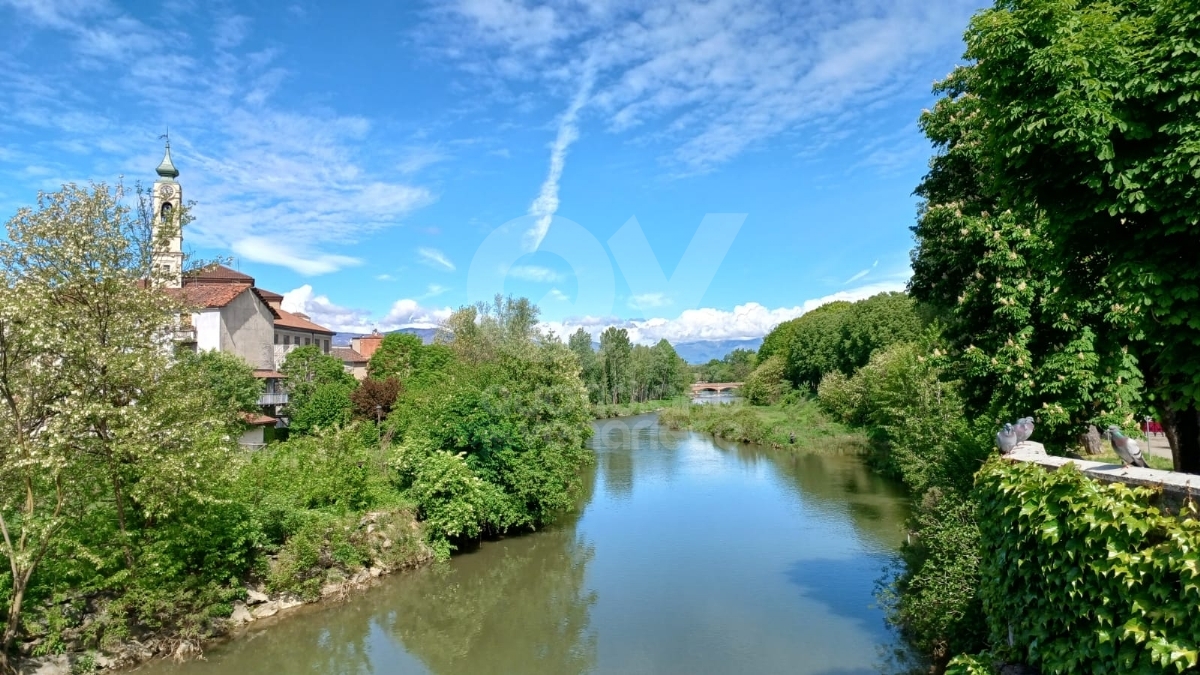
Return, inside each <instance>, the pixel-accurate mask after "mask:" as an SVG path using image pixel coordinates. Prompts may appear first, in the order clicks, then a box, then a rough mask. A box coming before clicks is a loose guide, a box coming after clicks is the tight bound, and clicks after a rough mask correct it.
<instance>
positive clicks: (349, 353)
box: [329, 347, 371, 363]
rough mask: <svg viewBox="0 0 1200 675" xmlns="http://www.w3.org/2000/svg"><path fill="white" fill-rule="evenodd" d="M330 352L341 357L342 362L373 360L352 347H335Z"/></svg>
mask: <svg viewBox="0 0 1200 675" xmlns="http://www.w3.org/2000/svg"><path fill="white" fill-rule="evenodd" d="M329 353H330V355H331V356H336V357H338V358H339V359H341V360H342V363H367V362H369V361H370V360H371V359H368V358H367V357H365V356H363V355H362V354H359V353H358V352H356V351H354V349H352V348H350V347H333V348H331V349H330V350H329Z"/></svg>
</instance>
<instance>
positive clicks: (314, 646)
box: [142, 415, 907, 675]
mask: <svg viewBox="0 0 1200 675" xmlns="http://www.w3.org/2000/svg"><path fill="white" fill-rule="evenodd" d="M596 431H597V433H596V437H595V439H594V440H593V445H594V446H595V450H596V456H597V461H596V465H595V467H594V468H593V469H590V470H589V476H588V480H587V481H586V485H587V488H586V494H585V495H583V500H582V504H581V507H580V513H579V515H577V516H573V517H571V518H569V519H567V520H564V521H563V522H561V523H560V524H559V525H557V526H555V527H553V528H549V529H547V530H545V531H542V532H537V533H534V534H531V535H527V536H520V537H512V538H508V539H504V540H501V541H496V542H485V543H483V544H482V545H481V546H479V547H478V549H477V550H474V551H471V552H467V553H464V554H462V555H459V556H456V557H455V558H454V559H453V560H452V561H451V562H450V563H448V564H445V565H442V566H437V567H433V568H428V569H423V570H418V571H416V572H411V573H402V574H399V575H397V576H395V577H392V578H388V579H385V580H384V581H383V582H382V584H381V585H380V586H379V587H377V588H373V589H370V590H368V591H366V592H364V593H361V594H357V595H354V596H352V597H351V598H350V599H349V600H348V601H346V602H345V603H342V604H335V605H326V606H322V605H318V606H314V607H309V608H305V609H303V610H299V612H298V613H296V614H293V615H291V616H285V617H282V618H281V619H280V620H277V621H268V622H262V623H260V624H256V625H255V626H254V628H253V629H252V630H251V631H250V632H249V633H248V634H246V635H242V636H239V637H237V638H235V639H233V640H231V641H230V642H227V643H225V644H221V645H217V646H214V647H213V648H212V649H210V650H209V652H208V653H207V660H206V661H199V662H191V663H186V664H182V665H173V664H167V663H155V664H150V665H148V666H146V667H144V668H143V669H142V672H150V673H155V674H159V673H172V674H185V673H186V674H191V673H197V674H199V673H218V672H222V673H223V672H237V673H271V674H272V675H277V674H280V673H301V672H304V673H331V674H332V673H364V674H365V673H381V674H382V673H387V674H397V675H400V674H409V673H412V674H423V673H435V674H437V675H458V674H460V673H464V674H465V673H472V674H478V673H496V674H500V673H521V674H530V675H542V674H545V675H550V674H554V675H570V674H576V673H579V674H582V673H622V674H625V673H736V672H745V673H798V674H804V673H811V674H814V675H815V674H823V675H834V674H835V673H836V674H837V675H850V674H856V673H863V674H865V673H878V672H880V671H882V670H888V669H889V666H890V664H891V663H893V658H894V654H895V652H896V650H897V649H899V648H900V647H899V645H898V642H897V640H896V639H895V637H894V636H893V635H892V634H891V633H890V632H889V631H888V629H887V628H886V626H885V624H884V620H883V614H882V611H881V610H880V609H878V608H877V607H876V601H875V599H874V597H873V591H874V586H875V583H876V582H877V580H879V579H880V578H881V576H882V575H883V572H884V568H885V567H886V566H887V565H888V564H889V562H890V561H891V560H893V558H894V556H895V553H896V551H897V549H898V547H899V544H900V541H901V539H902V537H903V529H902V525H903V522H904V519H905V517H906V515H907V507H906V503H905V499H904V497H903V493H902V490H901V489H900V488H899V487H898V486H896V485H894V484H892V483H890V482H888V481H886V480H884V479H882V478H880V477H879V476H877V475H875V474H873V473H872V472H871V471H870V470H869V469H867V467H866V466H865V465H864V464H863V462H862V459H861V458H860V457H857V456H852V455H839V454H835V453H827V452H821V450H820V449H813V450H812V451H810V452H798V453H794V454H793V453H786V452H777V451H770V450H766V449H763V448H758V447H753V446H745V445H738V444H733V443H726V442H722V441H714V440H713V439H712V438H709V437H707V436H702V435H699V434H695V433H690V432H670V431H668V430H666V429H663V428H660V427H659V426H658V425H657V424H656V423H655V418H654V416H652V415H646V416H641V417H634V418H625V419H619V420H608V421H603V422H598V423H597V424H596Z"/></svg>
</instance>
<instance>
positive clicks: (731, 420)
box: [659, 398, 867, 451]
mask: <svg viewBox="0 0 1200 675" xmlns="http://www.w3.org/2000/svg"><path fill="white" fill-rule="evenodd" d="M659 421H660V422H661V423H662V424H664V425H666V426H667V427H669V428H671V429H690V430H692V431H699V432H702V433H707V434H712V435H714V436H716V437H717V438H724V439H727V440H732V441H741V442H744V443H757V444H759V445H767V446H770V447H773V448H777V449H778V448H784V447H792V446H795V447H803V448H805V449H812V448H825V449H837V450H855V451H859V450H866V448H867V439H866V436H864V435H863V434H861V433H858V432H856V431H853V430H851V429H850V428H849V427H847V426H845V425H843V424H840V423H838V422H835V421H833V420H832V419H830V418H829V416H828V415H826V414H825V412H824V411H822V410H821V409H820V407H819V405H818V404H817V402H816V401H813V400H810V399H807V398H802V399H800V400H798V401H796V402H793V403H787V404H777V405H772V406H754V405H750V404H748V403H744V402H740V401H738V402H734V403H720V404H709V405H688V406H673V407H670V408H664V409H663V410H662V411H661V412H660V413H659Z"/></svg>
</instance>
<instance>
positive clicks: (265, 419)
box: [242, 413, 279, 427]
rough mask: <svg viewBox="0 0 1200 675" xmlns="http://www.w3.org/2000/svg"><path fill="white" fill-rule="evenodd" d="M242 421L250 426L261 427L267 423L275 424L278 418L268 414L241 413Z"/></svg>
mask: <svg viewBox="0 0 1200 675" xmlns="http://www.w3.org/2000/svg"><path fill="white" fill-rule="evenodd" d="M242 421H243V422H245V423H246V424H249V425H250V426H252V427H261V426H266V425H268V424H275V423H276V422H278V421H279V420H277V419H275V418H274V417H271V416H270V415H261V414H256V413H242Z"/></svg>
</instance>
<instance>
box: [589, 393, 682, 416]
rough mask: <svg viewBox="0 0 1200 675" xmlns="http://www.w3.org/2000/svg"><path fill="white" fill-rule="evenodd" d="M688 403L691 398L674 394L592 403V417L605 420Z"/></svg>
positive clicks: (643, 413) (657, 410)
mask: <svg viewBox="0 0 1200 675" xmlns="http://www.w3.org/2000/svg"><path fill="white" fill-rule="evenodd" d="M690 404H691V399H690V398H689V397H687V396H676V397H675V398H666V399H660V400H657V401H635V402H633V403H617V404H611V403H608V404H606V403H593V404H592V419H597V420H606V419H612V418H614V417H632V416H634V415H645V414H647V413H652V412H659V411H661V410H666V409H667V408H678V407H682V406H686V405H690Z"/></svg>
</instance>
